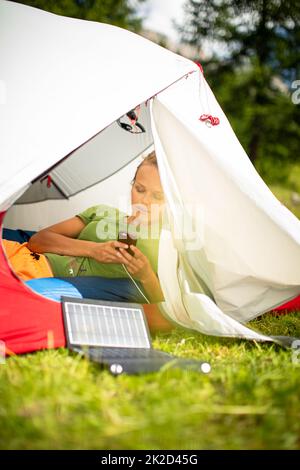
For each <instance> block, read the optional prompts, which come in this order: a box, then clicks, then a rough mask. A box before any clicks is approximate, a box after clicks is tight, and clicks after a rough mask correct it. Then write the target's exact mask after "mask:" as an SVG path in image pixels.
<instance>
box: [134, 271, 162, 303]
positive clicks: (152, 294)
mask: <svg viewBox="0 0 300 470" xmlns="http://www.w3.org/2000/svg"><path fill="white" fill-rule="evenodd" d="M140 283H141V284H142V286H143V288H144V289H145V291H146V294H147V295H148V299H149V300H150V302H153V303H156V302H163V301H164V300H165V299H164V294H163V291H162V290H161V287H160V283H159V280H158V278H157V276H156V274H155V272H154V271H150V273H149V274H148V275H146V277H145V278H141V279H140Z"/></svg>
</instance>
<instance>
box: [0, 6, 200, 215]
mask: <svg viewBox="0 0 300 470" xmlns="http://www.w3.org/2000/svg"><path fill="white" fill-rule="evenodd" d="M0 64H1V80H2V82H3V83H4V84H5V89H6V100H4V102H3V103H1V105H0V107H1V108H0V155H1V160H2V162H5V167H4V165H2V168H3V167H4V168H5V171H1V173H0V187H1V193H0V197H1V201H0V210H5V209H7V208H8V207H9V206H10V204H11V196H12V195H13V194H15V193H16V192H17V191H19V190H20V189H21V188H24V189H25V185H27V184H29V183H30V182H31V181H33V180H34V179H35V178H37V177H38V176H39V175H42V174H43V173H44V172H45V171H47V170H48V169H49V168H51V167H52V166H53V165H55V164H56V163H57V162H59V161H60V160H61V159H62V158H64V157H65V156H66V155H68V154H70V153H71V152H73V151H74V150H75V149H78V148H79V147H80V146H82V145H83V144H84V143H85V142H87V141H88V140H90V139H91V138H92V137H93V136H95V135H97V134H98V133H99V132H101V131H102V130H103V129H105V128H106V127H107V126H109V125H110V124H112V123H113V122H114V121H115V120H116V119H118V118H120V117H121V116H123V115H124V114H125V113H127V112H128V111H129V110H130V109H132V108H135V107H136V106H137V105H139V104H141V103H144V102H145V101H146V100H148V99H149V98H151V97H152V96H153V95H155V94H156V93H158V92H160V91H162V90H163V89H164V88H166V87H168V86H170V85H171V84H172V83H174V82H176V81H177V80H179V79H180V78H182V77H183V76H185V75H186V74H188V73H192V72H193V71H196V70H197V68H198V67H197V65H196V64H194V63H193V62H192V61H190V60H188V59H185V58H184V57H181V56H179V55H177V54H174V53H173V52H171V51H168V50H167V49H165V48H163V47H160V46H158V45H157V44H154V43H153V42H151V41H149V40H147V39H145V38H143V37H141V36H139V35H137V34H134V33H131V32H129V31H127V30H124V29H122V28H118V27H115V26H111V25H108V24H102V23H98V22H94V21H84V20H78V19H74V18H67V17H63V16H60V15H55V14H52V13H48V12H45V11H43V10H39V9H37V8H32V7H28V6H25V5H22V4H18V3H14V2H8V1H5V0H1V1H0ZM133 155H134V154H133Z"/></svg>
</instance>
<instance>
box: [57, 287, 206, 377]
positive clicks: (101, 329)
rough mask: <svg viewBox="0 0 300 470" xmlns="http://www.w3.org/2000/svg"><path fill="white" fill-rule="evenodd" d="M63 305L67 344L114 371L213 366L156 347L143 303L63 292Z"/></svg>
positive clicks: (204, 370) (191, 368) (71, 348)
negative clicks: (77, 295) (77, 297)
mask: <svg viewBox="0 0 300 470" xmlns="http://www.w3.org/2000/svg"><path fill="white" fill-rule="evenodd" d="M62 307H63V318H64V328H65V333H66V338H67V347H68V348H69V349H70V350H71V351H74V352H76V353H78V354H82V355H84V356H86V357H87V358H89V359H91V360H92V361H94V362H97V363H98V364H99V365H101V366H102V367H104V368H107V369H108V370H109V371H110V372H111V373H112V374H113V375H120V374H122V373H123V372H124V373H127V374H141V373H146V372H156V371H159V370H163V369H166V368H168V369H169V368H177V367H178V368H182V369H189V370H194V371H197V372H202V373H204V374H206V373H208V372H210V370H211V367H210V364H209V363H208V362H204V361H199V360H197V359H184V358H180V357H177V356H174V355H172V354H169V353H166V352H164V351H160V350H158V349H154V348H153V346H152V341H151V336H150V331H149V328H148V323H147V320H146V317H145V312H144V309H143V307H142V305H140V304H136V303H128V302H111V301H110V302H105V301H103V300H94V299H74V298H73V297H66V296H63V297H62Z"/></svg>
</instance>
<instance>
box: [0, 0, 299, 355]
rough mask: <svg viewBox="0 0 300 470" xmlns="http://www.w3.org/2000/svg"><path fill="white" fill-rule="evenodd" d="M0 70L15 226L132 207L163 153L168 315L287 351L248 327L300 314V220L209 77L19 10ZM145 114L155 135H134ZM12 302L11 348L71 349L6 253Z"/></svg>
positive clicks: (117, 31)
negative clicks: (276, 313) (133, 182)
mask: <svg viewBox="0 0 300 470" xmlns="http://www.w3.org/2000/svg"><path fill="white" fill-rule="evenodd" d="M107 44H109V45H110V47H109V48H108V47H107ZM0 63H1V65H2V75H1V81H0V107H1V111H0V155H1V161H2V171H1V174H0V187H1V192H0V221H1V226H4V227H5V228H6V229H10V230H13V229H22V230H30V231H36V230H40V229H41V228H44V227H46V226H49V225H51V224H53V223H57V222H59V221H61V220H64V219H66V218H69V217H72V216H74V214H76V213H78V212H79V211H82V210H85V209H86V208H88V207H91V206H94V205H95V204H99V203H106V204H111V205H112V206H113V207H117V206H122V207H120V209H124V208H126V207H128V195H127V196H126V194H127V191H128V186H129V184H128V183H129V181H130V179H131V178H132V177H133V175H134V171H135V169H136V167H137V165H138V164H139V163H140V161H141V157H142V156H143V155H146V154H147V153H149V152H150V150H153V148H155V150H156V155H157V160H158V166H159V172H160V177H161V182H162V186H163V189H164V192H165V198H166V206H167V207H166V212H167V215H166V223H165V225H164V227H163V230H162V234H161V238H160V245H159V260H158V276H159V279H160V283H161V286H162V290H163V293H164V298H165V301H164V302H160V303H159V304H158V306H159V308H160V309H161V311H162V312H163V314H164V315H165V316H166V317H167V318H170V319H172V320H173V321H175V322H176V323H177V324H178V325H182V326H184V327H186V328H190V329H192V330H196V331H200V332H202V333H205V334H210V335H217V336H227V337H240V338H247V339H255V340H257V341H274V340H275V339H274V338H271V337H268V336H266V335H262V334H260V333H259V332H255V331H253V330H252V329H250V328H248V327H246V326H245V323H247V322H248V321H249V320H251V319H254V318H256V317H257V316H260V315H262V314H263V313H265V312H267V311H269V310H272V309H276V308H277V307H280V306H283V305H284V303H286V305H289V304H288V303H287V302H289V301H291V300H292V299H298V300H295V302H296V305H299V303H298V304H297V302H299V295H300V268H299V266H300V222H299V220H298V219H297V218H296V217H295V216H294V215H293V214H292V213H291V212H290V211H289V210H288V209H287V208H286V207H285V206H283V205H282V204H281V203H280V202H279V201H278V200H277V199H276V197H275V196H274V195H273V194H272V192H271V191H270V189H269V188H268V187H267V185H266V184H265V183H264V181H263V180H262V179H261V177H260V176H259V175H258V173H257V172H256V170H255V168H254V166H253V165H252V163H251V161H250V160H249V158H248V156H247V154H246V153H245V151H244V149H243V148H242V146H241V144H240V143H239V141H238V139H237V137H236V135H235V134H234V132H233V130H232V128H231V126H230V123H229V122H228V120H227V118H226V116H225V114H224V113H223V111H222V109H221V107H220V106H219V104H218V102H217V100H216V99H215V97H214V95H213V92H212V91H211V89H210V87H209V85H208V83H207V82H206V80H205V76H204V74H203V71H202V70H201V68H200V67H199V66H198V65H197V64H196V63H194V62H192V61H190V60H188V59H186V58H184V57H181V56H180V55H178V54H175V53H173V52H171V51H169V50H167V49H165V48H163V47H161V46H158V45H157V44H154V43H153V42H151V41H149V40H147V39H145V38H142V37H141V36H139V35H137V34H134V33H132V32H129V31H126V30H124V29H122V28H118V27H114V26H111V25H108V24H101V23H98V22H93V21H84V20H79V19H74V18H67V17H63V16H60V15H55V14H52V13H48V12H45V11H42V10H40V9H36V8H32V7H29V6H26V5H22V4H19V3H14V2H8V1H5V0H1V1H0ZM128 70H130V71H132V70H134V73H130V74H129V73H127V71H128ZM138 106H140V111H139V113H138V122H139V123H140V124H141V125H142V126H143V129H145V132H129V131H127V130H126V129H124V128H123V127H120V125H119V124H118V122H117V121H118V120H121V121H120V122H122V123H124V122H128V125H131V127H132V129H133V127H134V119H133V122H131V121H130V119H129V117H128V116H127V114H128V113H130V111H131V110H136V109H137V107H138ZM136 114H137V113H136ZM130 116H131V118H132V117H133V116H132V115H131V114H130ZM112 188H114V190H113V191H112ZM4 218H5V220H4ZM0 295H1V310H0V316H1V318H0V339H2V340H3V341H5V343H6V346H7V348H8V350H10V351H13V352H15V353H21V352H28V351H33V350H36V349H42V348H45V347H58V346H62V345H64V344H65V337H64V332H63V325H62V311H61V305H60V304H59V303H58V302H55V301H53V300H50V299H48V298H45V297H43V296H42V295H40V294H38V293H36V292H35V291H33V290H32V289H31V288H29V286H27V285H25V284H24V283H23V282H22V281H21V280H20V279H18V278H17V276H16V275H15V274H14V273H13V272H12V270H11V268H10V266H9V265H8V263H7V259H6V256H5V253H4V252H3V249H1V251H0ZM294 305H295V304H294Z"/></svg>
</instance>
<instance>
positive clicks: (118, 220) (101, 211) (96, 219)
mask: <svg viewBox="0 0 300 470" xmlns="http://www.w3.org/2000/svg"><path fill="white" fill-rule="evenodd" d="M76 215H77V217H80V219H81V220H82V221H83V222H84V223H85V224H86V225H85V227H84V228H83V229H82V231H81V232H80V234H79V235H78V237H77V238H78V239H79V240H89V241H94V242H97V243H103V242H107V241H111V240H117V239H118V233H119V231H121V230H125V231H129V232H132V231H133V233H136V235H137V237H138V240H137V243H136V246H137V248H139V249H140V250H141V251H142V252H143V253H144V255H145V256H147V258H148V259H149V261H150V264H151V266H152V269H153V271H154V272H155V273H157V263H158V246H159V236H160V232H161V226H160V225H158V224H154V225H152V226H151V228H149V229H148V227H146V226H142V225H141V226H140V227H139V229H137V228H136V226H135V225H133V224H127V222H126V219H125V217H126V216H127V214H125V213H124V212H122V211H120V210H119V209H116V208H114V207H112V206H108V205H105V204H99V205H97V206H93V207H89V208H88V209H86V210H85V211H83V212H81V213H79V214H76ZM148 232H150V233H148ZM44 255H45V256H46V257H47V259H48V260H49V263H50V265H51V268H52V271H53V274H54V276H55V277H73V276H103V277H107V278H127V277H128V274H127V273H126V271H125V269H124V268H123V266H122V264H118V263H100V262H99V261H96V260H95V259H93V258H88V257H83V256H66V255H57V254H55V253H44ZM133 277H134V276H133Z"/></svg>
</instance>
